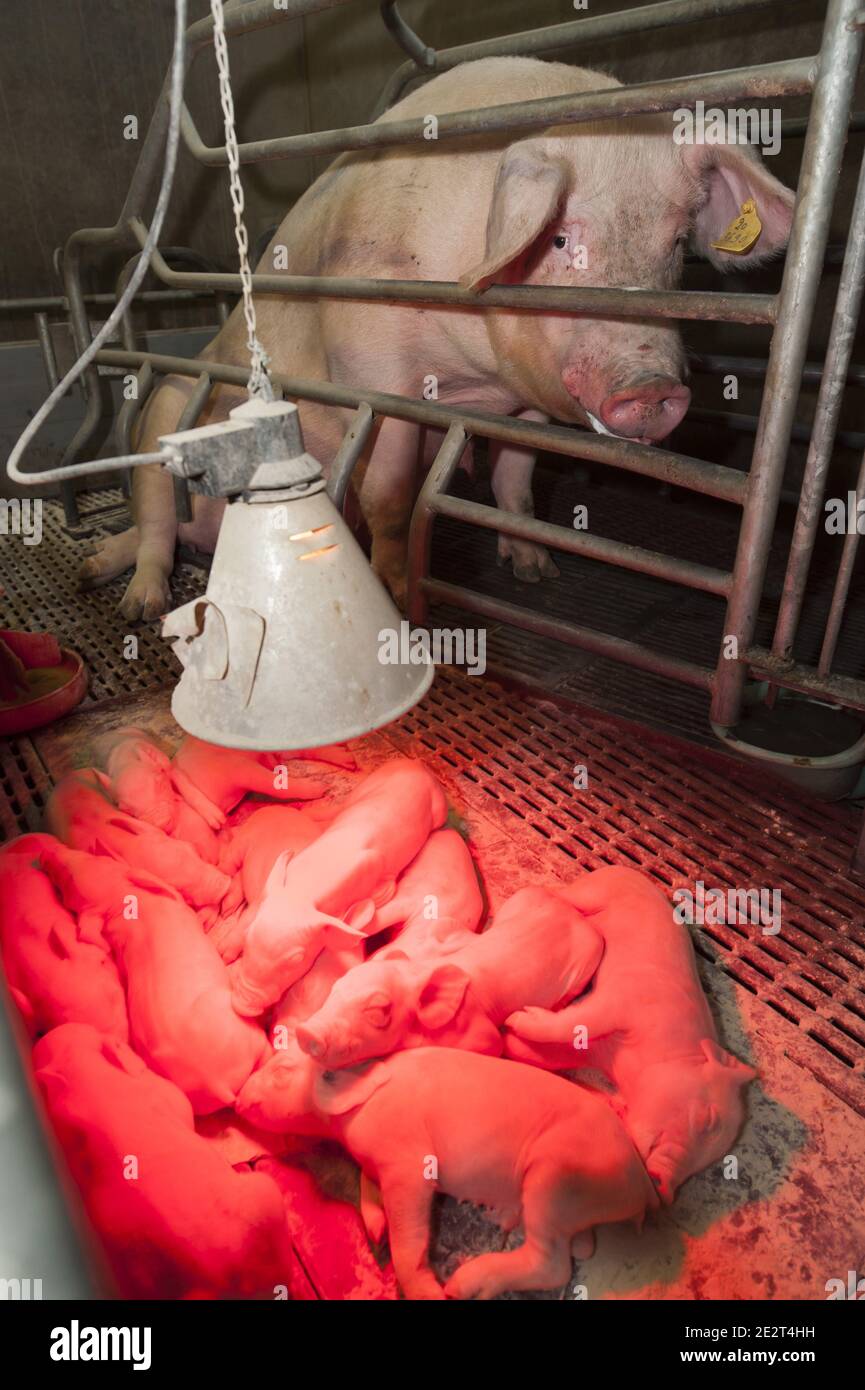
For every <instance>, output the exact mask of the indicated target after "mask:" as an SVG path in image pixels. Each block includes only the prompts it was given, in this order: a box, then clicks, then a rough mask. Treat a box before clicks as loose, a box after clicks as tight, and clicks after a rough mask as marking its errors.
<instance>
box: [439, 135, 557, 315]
mask: <svg viewBox="0 0 865 1390" xmlns="http://www.w3.org/2000/svg"><path fill="white" fill-rule="evenodd" d="M567 183H568V174H567V169H566V166H565V164H564V163H563V161H562V160H559V159H553V158H551V157H550V156H549V154H548V153H547V152H546V151H545V149H544V146H543V145H542V144H541V143H538V144H532V143H530V142H527V141H522V142H520V143H519V144H517V145H512V146H511V147H510V149H507V150H505V152H504V154H503V155H502V157H501V159H500V160H499V167H498V169H497V170H496V181H495V184H494V185H493V196H492V202H491V203H490V209H489V213H488V214H487V240H486V255H485V256H484V258H483V260H482V261H481V262H480V263H479V264H478V265H475V266H472V268H471V269H470V270H467V271H465V272H464V273H463V274H462V275H461V276H460V281H459V282H460V285H461V286H462V288H463V289H464V290H481V289H486V287H487V285H488V284H490V282H491V281H492V280H495V279H497V278H502V276H501V274H500V272H502V271H503V270H504V268H505V267H506V266H509V265H511V263H512V262H519V259H520V258H521V257H522V256H523V255H524V253H525V252H526V251H528V249H529V247H530V246H531V244H532V242H533V241H535V239H536V238H537V237H539V236H540V234H541V232H542V231H543V230H544V228H545V227H546V226H548V224H549V223H550V222H552V220H553V218H554V217H555V215H556V211H557V209H558V207H559V205H560V203H561V202H562V200H563V199H564V197H565V194H566V192H567ZM508 278H510V279H513V280H517V281H518V280H519V279H520V278H521V275H520V268H519V267H518V265H517V266H514V268H513V272H512V274H511V275H510V276H509V277H508Z"/></svg>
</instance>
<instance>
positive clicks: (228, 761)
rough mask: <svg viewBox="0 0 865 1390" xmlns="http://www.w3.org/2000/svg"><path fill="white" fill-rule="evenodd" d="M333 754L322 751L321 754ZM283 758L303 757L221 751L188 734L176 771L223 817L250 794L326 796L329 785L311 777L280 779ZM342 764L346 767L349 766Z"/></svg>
mask: <svg viewBox="0 0 865 1390" xmlns="http://www.w3.org/2000/svg"><path fill="white" fill-rule="evenodd" d="M329 751H331V750H329V749H319V750H318V752H319V754H323V753H325V752H329ZM333 752H334V759H333V761H335V760H336V757H337V756H339V750H336V749H334V750H333ZM283 756H285V757H286V758H288V757H291V758H297V757H300V756H301V754H299V753H291V754H285V755H283V754H281V753H251V752H246V751H245V750H243V749H240V748H218V747H217V746H216V744H214V743H204V742H203V740H202V739H200V738H193V737H192V735H191V734H187V736H186V738H184V740H183V742H182V743H181V744H180V747H179V748H178V750H177V752H176V753H175V755H174V759H173V763H174V768H175V771H177V772H180V773H182V774H183V776H184V777H185V778H188V780H189V782H191V783H192V785H193V786H194V787H195V788H196V790H197V791H198V792H199V793H200V794H201V795H203V796H204V797H206V798H207V800H208V801H209V802H210V803H211V804H212V805H213V806H216V807H217V808H218V809H219V810H220V811H221V812H222V813H223V815H227V813H228V812H229V811H230V810H232V808H233V807H235V806H236V805H237V803H238V802H239V801H241V800H242V798H243V797H244V796H246V794H247V792H259V793H261V794H263V795H264V796H271V797H274V798H275V799H276V800H277V801H311V800H313V799H314V798H315V797H317V796H324V794H325V792H326V791H327V786H326V785H325V783H323V782H315V781H313V780H312V778H310V777H287V776H283V775H280V776H277V774H276V770H277V769H278V768H281V767H282V766H283V763H282V761H281V759H282V758H283ZM303 756H306V753H304V755H303ZM310 756H311V755H310ZM344 756H345V757H346V758H348V760H349V765H353V764H354V759H353V758H352V757H351V755H350V754H348V753H346V754H345V755H344ZM342 765H343V766H345V763H343V764H342Z"/></svg>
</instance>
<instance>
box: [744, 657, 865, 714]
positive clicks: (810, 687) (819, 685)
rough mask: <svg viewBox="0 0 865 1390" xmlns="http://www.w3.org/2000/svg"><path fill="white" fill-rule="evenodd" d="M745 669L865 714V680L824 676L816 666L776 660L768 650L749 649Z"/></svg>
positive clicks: (778, 683) (773, 682)
mask: <svg viewBox="0 0 865 1390" xmlns="http://www.w3.org/2000/svg"><path fill="white" fill-rule="evenodd" d="M743 666H747V667H750V669H751V670H752V672H753V673H754V675H756V676H758V677H762V678H764V679H766V680H770V681H771V682H772V684H773V685H781V686H784V688H785V689H786V690H798V691H800V692H801V693H802V694H803V695H813V696H815V697H816V698H817V699H821V700H828V701H829V702H830V703H831V704H835V705H843V706H844V708H845V709H852V710H857V711H858V712H859V713H862V714H865V681H863V680H859V679H858V678H857V677H854V676H839V675H821V674H820V673H819V672H818V671H815V669H814V667H813V666H803V665H800V664H799V663H798V662H795V661H789V660H785V659H784V658H783V657H777V656H775V655H774V654H773V653H772V652H770V651H769V650H768V649H767V648H765V647H749V648H748V649H747V651H746V652H745V656H744V661H743Z"/></svg>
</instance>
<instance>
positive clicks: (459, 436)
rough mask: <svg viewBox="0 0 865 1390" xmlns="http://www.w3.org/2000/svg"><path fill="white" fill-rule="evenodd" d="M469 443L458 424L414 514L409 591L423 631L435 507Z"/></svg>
mask: <svg viewBox="0 0 865 1390" xmlns="http://www.w3.org/2000/svg"><path fill="white" fill-rule="evenodd" d="M468 439H469V435H468V431H467V430H466V429H465V428H464V427H463V426H462V425H461V424H457V422H456V421H454V423H453V424H452V425H451V427H450V429H449V430H448V432H447V434H446V435H445V438H444V443H443V444H442V446H441V448H440V449H439V451H438V453H437V454H436V456H435V458H434V460H433V464H432V467H431V468H430V470H429V472H428V473H427V475H426V478H425V479H424V482H423V486H422V487H421V490H420V492H419V493H418V496H417V500H416V501H415V504H414V508H413V510H412V514H411V523H410V525H409V532H408V565H407V567H406V588H407V590H408V613H409V620H410V621H411V622H412V623H414V624H415V625H417V626H419V627H423V626H425V624H426V621H427V618H428V616H429V604H428V602H427V595H426V591H425V588H424V584H425V582H426V579H427V576H428V575H429V569H430V556H431V553H432V527H433V521H434V520H435V507H434V505H433V504H434V502H437V501H439V500H440V499H441V497H442V496H443V495H444V493H446V492H447V490H448V488H449V487H450V485H451V482H452V480H453V476H454V473H455V472H456V470H457V468H458V466H459V461H460V459H461V458H462V456H463V451H464V449H465V447H466V444H467V443H468Z"/></svg>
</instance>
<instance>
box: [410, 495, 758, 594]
mask: <svg viewBox="0 0 865 1390" xmlns="http://www.w3.org/2000/svg"><path fill="white" fill-rule="evenodd" d="M429 506H430V508H431V509H432V511H433V512H436V513H438V514H439V515H440V516H449V517H452V518H453V519H454V520H455V521H465V522H468V523H469V524H470V525H473V526H481V527H483V528H484V529H486V530H488V531H501V532H503V533H504V535H506V536H516V537H518V538H519V539H520V540H525V541H540V542H541V543H542V544H543V545H549V546H551V547H553V549H555V550H563V551H564V552H565V554H566V555H583V556H585V557H586V559H588V560H599V561H600V562H601V563H602V564H606V565H616V566H618V568H619V569H626V570H633V571H634V572H635V573H637V574H650V575H652V577H653V578H655V579H666V580H669V582H670V583H671V584H683V585H684V586H685V587H686V588H688V589H700V590H702V591H703V593H706V594H720V595H721V596H722V597H726V596H727V594H728V593H729V592H730V584H731V582H732V578H733V576H732V575H731V574H729V573H727V572H726V571H725V570H719V569H712V568H711V567H710V566H709V565H700V564H697V562H696V561H694V560H681V559H679V558H678V557H677V556H675V555H664V554H662V553H661V552H660V551H657V550H644V549H643V547H642V546H639V545H628V544H627V543H626V542H625V541H614V540H609V539H607V537H605V536H595V535H592V534H591V533H590V532H589V531H576V530H574V529H573V528H572V527H570V528H569V527H567V526H556V525H555V524H554V523H553V522H549V521H538V519H537V518H536V517H533V516H520V515H518V514H517V513H516V512H505V511H502V510H501V509H500V508H499V507H489V506H486V505H484V503H482V502H469V501H466V500H465V499H464V498H462V497H446V496H438V497H435V498H433V499H431V501H430V502H429Z"/></svg>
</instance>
